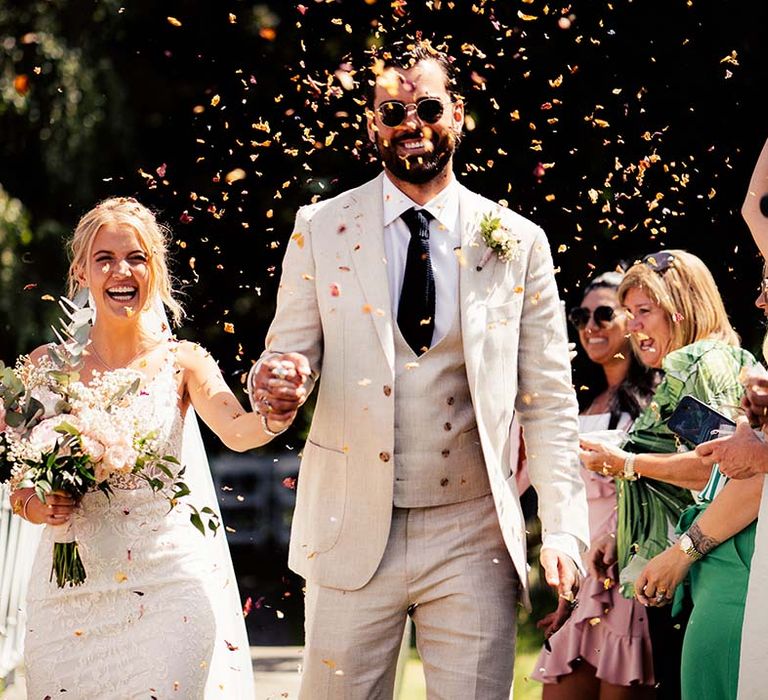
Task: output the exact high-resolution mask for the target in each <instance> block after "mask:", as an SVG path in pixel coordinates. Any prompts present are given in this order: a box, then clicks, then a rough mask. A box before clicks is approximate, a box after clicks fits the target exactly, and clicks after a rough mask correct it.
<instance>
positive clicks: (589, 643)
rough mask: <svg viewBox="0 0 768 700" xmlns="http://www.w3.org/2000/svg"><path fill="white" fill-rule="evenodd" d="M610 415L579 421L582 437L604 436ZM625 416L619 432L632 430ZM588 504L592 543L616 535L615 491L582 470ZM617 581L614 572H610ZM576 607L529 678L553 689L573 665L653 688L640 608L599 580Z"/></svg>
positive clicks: (589, 583) (587, 584) (591, 581)
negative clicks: (581, 663)
mask: <svg viewBox="0 0 768 700" xmlns="http://www.w3.org/2000/svg"><path fill="white" fill-rule="evenodd" d="M609 419H610V416H609V414H607V413H603V414H595V415H583V416H580V417H579V420H580V429H581V432H582V433H587V432H592V431H595V430H604V429H607V427H608V421H609ZM631 422H632V421H631V419H630V417H629V416H628V415H623V416H622V419H621V420H620V421H619V426H618V429H619V430H626V429H628V427H629V425H630V424H631ZM581 476H582V478H583V479H584V483H585V485H586V490H587V501H588V503H589V528H590V533H591V536H592V538H593V540H595V539H597V538H598V537H600V536H602V535H603V534H605V533H608V532H615V531H616V488H615V486H614V482H613V479H611V478H607V477H604V476H602V475H600V474H595V473H594V472H591V471H588V470H587V469H584V467H582V468H581ZM609 576H610V578H611V579H612V580H613V581H614V582H617V581H618V576H619V574H618V568H617V567H616V566H615V565H614V567H612V569H611V570H610V571H609ZM578 599H579V605H578V607H577V608H576V609H575V610H574V611H573V614H572V615H571V618H570V619H569V620H568V622H566V623H565V625H563V627H562V628H561V629H560V630H558V631H557V632H556V633H555V634H554V635H552V637H550V639H549V645H550V647H551V649H552V651H547V650H546V648H543V649H542V650H541V654H540V655H539V658H538V659H537V661H536V665H535V667H534V670H533V673H531V677H532V678H534V679H535V680H537V681H541V682H542V683H557V681H558V677H559V676H563V675H566V674H568V673H571V671H572V670H573V665H574V663H575V662H576V661H578V660H584V661H586V662H587V663H588V664H590V665H591V666H594V668H595V669H597V674H596V675H597V677H598V678H599V679H601V680H604V681H606V682H608V683H612V684H614V685H637V684H640V685H654V683H655V680H654V675H653V656H652V653H651V638H650V634H649V632H648V619H647V617H646V611H645V608H644V607H643V606H642V605H640V603H638V602H637V601H636V600H627V599H626V598H624V597H623V596H622V595H621V593H619V589H618V586H617V585H614V586H613V587H612V588H609V589H607V590H606V588H605V585H604V582H603V580H598V579H596V578H594V577H592V576H587V577H586V578H585V579H584V581H582V585H581V589H580V591H579V594H578Z"/></svg>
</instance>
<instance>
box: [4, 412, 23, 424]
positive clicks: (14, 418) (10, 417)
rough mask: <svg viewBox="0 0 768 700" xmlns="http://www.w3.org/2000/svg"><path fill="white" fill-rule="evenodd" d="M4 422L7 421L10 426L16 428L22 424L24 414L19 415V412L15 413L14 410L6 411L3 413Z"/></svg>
mask: <svg viewBox="0 0 768 700" xmlns="http://www.w3.org/2000/svg"><path fill="white" fill-rule="evenodd" d="M5 422H6V423H8V425H10V426H11V427H12V428H18V427H20V426H22V425H24V416H23V415H21V413H16V412H15V411H8V412H7V413H6V414H5Z"/></svg>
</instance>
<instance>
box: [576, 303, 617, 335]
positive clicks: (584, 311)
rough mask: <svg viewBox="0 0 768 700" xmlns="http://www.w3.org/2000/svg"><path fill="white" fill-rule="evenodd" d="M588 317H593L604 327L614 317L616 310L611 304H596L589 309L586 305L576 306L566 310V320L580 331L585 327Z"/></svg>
mask: <svg viewBox="0 0 768 700" xmlns="http://www.w3.org/2000/svg"><path fill="white" fill-rule="evenodd" d="M590 318H594V319H595V323H596V324H597V325H598V326H600V328H605V327H606V326H608V324H610V322H611V321H613V319H614V318H616V310H615V309H614V308H613V307H611V306H598V307H596V308H595V310H594V311H590V310H589V309H588V308H587V307H586V306H576V307H574V308H573V309H571V310H570V311H569V312H568V320H569V321H570V322H571V323H572V324H573V325H574V326H576V328H577V329H578V330H580V331H583V330H584V329H585V328H586V327H587V325H588V324H589V319H590Z"/></svg>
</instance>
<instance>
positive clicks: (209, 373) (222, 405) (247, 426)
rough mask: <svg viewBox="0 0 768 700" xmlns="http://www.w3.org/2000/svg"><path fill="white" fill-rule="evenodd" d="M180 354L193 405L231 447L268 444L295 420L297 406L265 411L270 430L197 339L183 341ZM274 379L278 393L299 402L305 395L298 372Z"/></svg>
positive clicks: (238, 448)
mask: <svg viewBox="0 0 768 700" xmlns="http://www.w3.org/2000/svg"><path fill="white" fill-rule="evenodd" d="M177 357H178V364H179V365H180V366H181V367H182V368H183V369H184V375H185V376H184V384H185V390H186V393H187V394H188V396H189V399H190V401H191V403H192V405H193V406H194V408H195V410H196V411H197V412H198V414H199V415H200V417H201V418H202V419H203V421H204V422H205V424H206V425H207V426H208V427H209V428H210V429H211V430H213V432H214V433H216V435H218V436H219V438H220V439H221V441H222V442H223V443H224V444H225V445H226V446H227V447H229V448H230V449H232V450H236V451H238V452H242V451H244V450H249V449H251V448H254V447H259V446H260V445H264V444H265V443H267V442H269V441H270V440H271V438H272V437H274V433H278V432H280V431H281V430H283V429H284V428H286V427H287V426H288V425H290V423H291V421H292V420H293V418H294V416H295V410H294V411H288V412H280V413H278V412H275V413H274V414H270V415H268V416H266V415H265V416H264V419H265V420H266V423H267V427H268V429H269V431H270V432H271V433H272V434H270V432H267V431H266V430H265V429H264V422H263V421H262V416H260V415H259V414H257V413H249V412H246V411H245V410H244V409H243V407H242V405H241V404H240V402H239V401H238V400H237V398H236V397H235V395H234V394H233V393H232V390H231V389H230V388H229V386H227V383H226V382H225V381H224V377H223V376H222V375H221V370H220V369H219V366H218V365H217V364H216V361H215V360H214V359H213V357H211V355H210V354H209V353H208V352H207V351H206V350H204V349H203V348H202V347H200V346H199V345H196V344H195V343H180V344H179V349H178V356H177ZM272 382H273V390H274V392H275V393H276V394H280V395H284V396H285V397H286V398H290V399H291V400H292V401H293V402H294V403H296V404H297V405H298V403H299V400H300V399H301V398H303V396H304V391H305V389H304V387H303V385H302V381H301V380H300V378H297V377H296V376H295V374H294V375H292V376H285V377H281V378H278V377H275V378H273V380H272Z"/></svg>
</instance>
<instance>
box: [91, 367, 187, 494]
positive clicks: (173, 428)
mask: <svg viewBox="0 0 768 700" xmlns="http://www.w3.org/2000/svg"><path fill="white" fill-rule="evenodd" d="M174 358H175V355H174V353H173V352H169V353H168V354H167V357H166V358H165V360H164V361H163V363H162V365H161V366H160V369H159V370H157V373H156V374H155V375H154V377H152V378H151V379H149V380H148V381H146V383H144V384H143V386H141V388H140V389H139V392H138V394H137V395H136V396H135V397H133V403H134V405H135V406H136V413H137V415H140V416H141V419H142V423H143V424H144V425H147V426H151V428H150V429H151V430H152V431H156V436H155V443H156V447H155V449H156V451H157V453H158V454H161V455H171V456H173V457H175V458H176V459H178V460H179V461H181V444H182V434H183V427H184V420H183V417H182V415H181V410H180V408H179V401H178V387H177V383H176V371H177V367H176V363H175V362H174ZM109 374H113V375H120V376H121V378H122V377H124V378H125V381H127V382H130V381H131V380H133V379H139V380H141V381H144V379H145V377H144V375H143V373H141V372H139V371H137V370H132V369H127V368H120V369H116V370H112V371H111V372H107V373H105V375H102V376H106V375H109ZM168 466H170V467H172V466H173V465H172V464H169V465H168ZM180 468H181V467H178V469H180ZM153 471H154V473H153ZM145 473H147V475H148V476H153V477H155V476H157V477H161V478H163V479H165V480H167V476H165V475H163V474H162V473H161V472H160V471H159V470H152V469H147V470H145ZM107 482H108V483H109V485H110V486H111V487H112V488H113V489H138V488H149V486H148V484H147V482H146V480H145V479H143V478H142V477H140V476H137V475H135V474H123V473H115V474H112V475H110V477H109V479H108V480H107ZM95 489H96V487H95V486H94V487H92V489H91V490H95Z"/></svg>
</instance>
